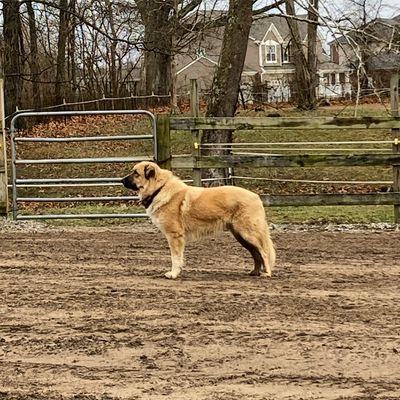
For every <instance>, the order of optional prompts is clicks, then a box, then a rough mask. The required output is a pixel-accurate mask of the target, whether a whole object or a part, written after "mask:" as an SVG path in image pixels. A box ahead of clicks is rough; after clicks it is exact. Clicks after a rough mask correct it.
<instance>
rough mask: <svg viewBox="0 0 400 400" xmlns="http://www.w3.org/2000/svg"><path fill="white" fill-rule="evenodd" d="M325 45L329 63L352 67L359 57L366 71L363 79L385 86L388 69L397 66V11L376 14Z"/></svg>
mask: <svg viewBox="0 0 400 400" xmlns="http://www.w3.org/2000/svg"><path fill="white" fill-rule="evenodd" d="M329 45H330V54H331V62H332V63H335V64H337V65H339V66H345V67H348V68H351V69H352V70H353V71H355V70H357V68H358V66H359V65H360V60H362V62H363V63H364V64H365V66H366V70H367V74H368V82H367V83H368V84H369V85H370V86H377V87H387V85H388V79H389V76H390V71H393V70H397V71H398V70H400V15H398V16H396V17H393V18H376V19H374V20H373V21H370V22H368V23H367V24H366V25H364V26H360V27H358V29H355V30H353V31H350V32H348V33H346V34H344V35H340V36H338V37H337V38H335V39H334V40H333V41H331V42H330V43H329ZM377 71H379V72H377ZM385 71H387V72H388V73H387V74H385Z"/></svg>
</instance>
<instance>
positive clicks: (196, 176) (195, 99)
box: [190, 79, 202, 186]
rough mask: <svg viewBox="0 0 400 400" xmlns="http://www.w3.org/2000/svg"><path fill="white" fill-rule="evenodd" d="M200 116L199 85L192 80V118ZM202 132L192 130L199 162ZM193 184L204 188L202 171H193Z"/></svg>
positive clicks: (194, 152) (196, 156)
mask: <svg viewBox="0 0 400 400" xmlns="http://www.w3.org/2000/svg"><path fill="white" fill-rule="evenodd" d="M199 115H200V103H199V87H198V85H197V79H191V80H190V116H191V117H194V118H197V117H198V116H199ZM201 135H202V131H200V130H198V129H193V130H192V156H193V158H194V159H196V160H198V159H199V158H200V156H201V150H200V143H201ZM192 177H193V184H194V186H202V183H201V169H200V168H193V170H192Z"/></svg>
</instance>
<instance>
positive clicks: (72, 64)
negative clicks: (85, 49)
mask: <svg viewBox="0 0 400 400" xmlns="http://www.w3.org/2000/svg"><path fill="white" fill-rule="evenodd" d="M69 9H70V11H71V13H75V12H76V0H71V2H70V4H69ZM69 20H70V27H69V32H68V52H67V53H68V58H67V60H68V80H69V81H70V82H71V86H70V90H69V92H70V100H71V101H76V96H77V91H78V85H77V77H76V60H75V57H76V35H75V30H76V26H77V18H76V17H75V16H74V15H72V14H71V15H70V17H69Z"/></svg>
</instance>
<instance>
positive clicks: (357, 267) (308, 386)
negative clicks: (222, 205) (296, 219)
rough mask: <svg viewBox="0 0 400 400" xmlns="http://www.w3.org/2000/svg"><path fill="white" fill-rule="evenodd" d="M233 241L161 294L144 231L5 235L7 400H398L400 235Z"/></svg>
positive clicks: (150, 233) (153, 244) (1, 291)
mask: <svg viewBox="0 0 400 400" xmlns="http://www.w3.org/2000/svg"><path fill="white" fill-rule="evenodd" d="M273 239H274V241H275V243H276V247H277V254H278V264H277V267H276V269H275V271H274V276H273V278H272V279H270V280H268V279H265V278H254V277H250V276H248V275H247V273H248V272H249V271H250V269H251V267H252V265H251V264H252V263H251V260H250V258H249V257H248V255H247V253H246V252H245V250H243V249H242V248H241V247H240V246H239V245H238V244H236V243H235V242H234V241H233V240H232V239H231V237H230V236H229V235H228V234H224V235H222V236H220V237H218V238H215V239H207V240H203V241H201V242H198V243H196V244H191V245H189V247H188V249H187V257H186V259H187V267H186V269H185V271H184V274H183V276H182V278H181V279H179V280H176V281H168V280H166V279H164V278H163V273H164V272H165V271H166V270H168V268H169V254H168V248H167V244H166V241H165V240H164V239H163V237H162V236H161V235H160V234H159V233H158V232H157V231H156V230H155V229H154V228H153V227H151V226H150V225H149V224H147V223H140V224H135V225H133V226H132V228H129V227H112V228H79V229H78V228H74V229H72V228H63V229H61V228H60V229H56V228H54V229H50V230H47V229H44V230H40V229H39V230H38V231H37V232H25V231H23V230H22V231H17V230H16V231H14V232H13V231H6V232H5V233H0V296H1V299H0V300H1V303H0V399H7V400H11V399H17V400H21V399H40V400H44V399H54V400H55V399H74V400H77V399H97V398H98V399H102V400H106V399H115V398H121V399H151V400H153V399H185V400H186V399H195V400H197V399H207V400H209V399H223V400H230V399H327V400H330V399H399V398H400V290H399V287H400V257H399V256H400V246H399V244H400V240H399V239H400V233H399V232H393V231H392V232H389V231H382V232H371V231H359V232H315V231H310V232H301V231H279V230H278V231H274V232H273Z"/></svg>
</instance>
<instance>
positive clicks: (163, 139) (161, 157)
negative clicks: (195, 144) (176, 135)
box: [156, 115, 171, 169]
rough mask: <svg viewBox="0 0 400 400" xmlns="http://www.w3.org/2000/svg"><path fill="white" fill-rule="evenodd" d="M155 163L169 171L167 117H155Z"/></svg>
mask: <svg viewBox="0 0 400 400" xmlns="http://www.w3.org/2000/svg"><path fill="white" fill-rule="evenodd" d="M156 145H157V163H158V165H159V166H160V167H162V168H165V169H171V134H170V129H169V117H168V116H166V115H157V144H156Z"/></svg>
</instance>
